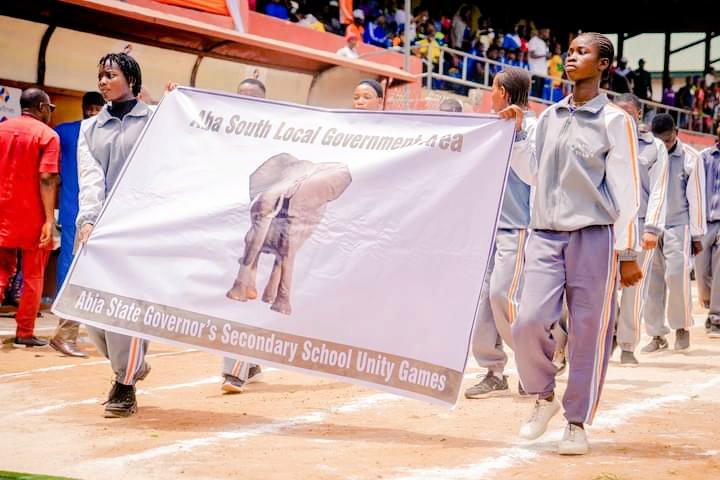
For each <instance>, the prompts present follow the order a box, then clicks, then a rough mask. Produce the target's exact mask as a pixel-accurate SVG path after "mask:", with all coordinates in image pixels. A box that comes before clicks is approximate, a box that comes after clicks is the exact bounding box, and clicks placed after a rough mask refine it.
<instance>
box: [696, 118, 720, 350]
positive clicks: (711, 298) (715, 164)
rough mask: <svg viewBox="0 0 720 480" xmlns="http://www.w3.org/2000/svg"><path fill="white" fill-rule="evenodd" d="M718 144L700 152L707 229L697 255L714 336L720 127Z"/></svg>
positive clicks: (719, 327) (718, 310)
mask: <svg viewBox="0 0 720 480" xmlns="http://www.w3.org/2000/svg"><path fill="white" fill-rule="evenodd" d="M716 134H717V144H715V146H713V147H709V148H706V149H705V150H703V151H702V152H701V153H700V156H701V157H702V159H703V167H704V169H705V177H706V181H705V197H706V215H707V233H706V234H705V239H704V240H703V249H702V252H700V254H699V255H698V256H697V257H695V273H697V280H698V290H699V291H700V300H701V301H702V303H703V306H705V308H709V309H710V311H709V312H708V317H707V320H706V322H705V328H706V329H707V330H708V334H709V336H710V337H712V338H720V127H718V129H717V132H716Z"/></svg>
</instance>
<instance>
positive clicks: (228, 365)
mask: <svg viewBox="0 0 720 480" xmlns="http://www.w3.org/2000/svg"><path fill="white" fill-rule="evenodd" d="M254 366H256V365H255V364H254V363H248V362H243V361H242V360H235V359H234V358H230V357H224V358H223V367H222V373H223V375H231V376H233V377H237V378H239V379H240V380H242V381H244V382H245V381H247V379H248V375H249V374H250V369H251V368H252V367H254Z"/></svg>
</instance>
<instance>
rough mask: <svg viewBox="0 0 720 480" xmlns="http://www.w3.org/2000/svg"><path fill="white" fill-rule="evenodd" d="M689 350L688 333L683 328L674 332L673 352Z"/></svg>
mask: <svg viewBox="0 0 720 480" xmlns="http://www.w3.org/2000/svg"><path fill="white" fill-rule="evenodd" d="M688 348H690V331H689V330H685V329H684V328H678V329H677V330H675V350H687V349H688Z"/></svg>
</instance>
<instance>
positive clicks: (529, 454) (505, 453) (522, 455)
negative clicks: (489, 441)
mask: <svg viewBox="0 0 720 480" xmlns="http://www.w3.org/2000/svg"><path fill="white" fill-rule="evenodd" d="M718 386H720V376H716V377H714V378H713V379H711V380H709V381H707V382H705V383H701V384H698V385H695V386H692V387H690V388H689V389H688V393H685V394H674V395H665V396H662V397H656V398H649V399H646V400H640V401H633V402H628V403H624V404H621V405H619V406H617V407H615V408H614V409H612V410H608V411H607V412H604V413H601V414H600V415H598V417H597V418H596V420H595V422H594V423H593V426H594V427H600V428H611V427H616V426H618V425H621V424H623V423H625V422H626V421H627V420H628V419H629V418H631V417H635V416H638V415H644V414H647V413H650V412H652V411H654V410H658V409H660V408H662V407H665V406H667V405H668V404H672V403H681V402H687V401H689V400H691V399H692V398H693V397H695V396H696V395H698V394H699V393H701V392H703V391H705V390H709V389H711V388H715V387H718ZM561 436H562V431H560V430H556V431H554V432H551V433H550V434H549V436H546V437H545V440H546V442H543V443H535V444H532V443H529V444H526V445H520V446H517V447H509V448H503V449H500V450H499V451H498V452H496V454H495V455H493V456H492V458H491V459H488V460H484V461H482V462H478V463H475V464H470V465H464V466H461V467H454V468H427V469H416V470H406V471H405V474H403V475H402V476H398V477H394V478H393V480H450V479H452V480H462V479H468V480H480V479H482V478H488V477H489V475H490V474H496V473H497V472H499V471H502V470H507V469H509V468H512V467H514V466H516V465H519V464H522V463H527V462H530V461H532V460H536V459H537V458H538V457H540V455H541V454H542V453H543V452H549V451H553V450H554V445H553V444H548V442H547V440H553V441H557V440H559V439H560V438H561ZM590 440H591V442H590V443H591V446H592V438H591V439H590ZM493 477H494V478H498V477H495V476H493Z"/></svg>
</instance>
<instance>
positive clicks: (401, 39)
mask: <svg viewBox="0 0 720 480" xmlns="http://www.w3.org/2000/svg"><path fill="white" fill-rule="evenodd" d="M403 46H405V25H400V26H399V27H398V30H397V33H396V34H395V35H394V36H393V38H392V48H395V49H402V48H403Z"/></svg>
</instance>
